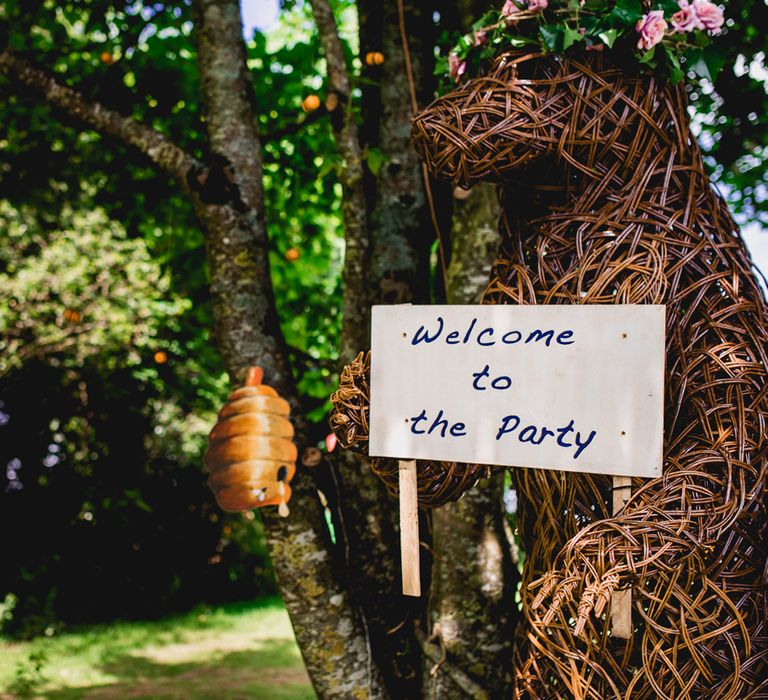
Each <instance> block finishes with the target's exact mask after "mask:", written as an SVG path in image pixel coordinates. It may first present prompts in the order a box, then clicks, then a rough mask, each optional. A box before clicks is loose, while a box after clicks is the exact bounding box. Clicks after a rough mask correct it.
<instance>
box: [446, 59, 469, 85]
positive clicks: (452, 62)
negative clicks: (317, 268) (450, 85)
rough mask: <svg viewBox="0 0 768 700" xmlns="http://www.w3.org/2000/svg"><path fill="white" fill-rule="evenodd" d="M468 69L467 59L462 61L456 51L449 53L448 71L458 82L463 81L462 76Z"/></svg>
mask: <svg viewBox="0 0 768 700" xmlns="http://www.w3.org/2000/svg"><path fill="white" fill-rule="evenodd" d="M466 70H467V63H466V61H462V60H461V59H460V58H459V57H458V56H457V55H456V54H455V53H451V54H449V55H448V71H449V73H450V75H451V78H453V79H454V80H455V81H456V82H457V83H459V82H461V76H462V75H464V71H466Z"/></svg>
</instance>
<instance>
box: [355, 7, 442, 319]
mask: <svg viewBox="0 0 768 700" xmlns="http://www.w3.org/2000/svg"><path fill="white" fill-rule="evenodd" d="M359 8H360V47H361V51H360V52H361V54H363V55H365V54H366V53H368V52H370V51H379V52H381V53H382V54H383V55H384V63H383V64H381V65H380V66H376V65H374V66H366V67H365V68H364V76H365V78H367V79H368V80H369V81H370V84H369V86H368V87H367V88H366V89H365V90H364V92H363V115H364V117H363V127H362V132H363V136H364V139H365V145H366V148H367V149H369V151H370V150H372V149H375V150H376V152H377V156H378V158H379V159H380V161H381V165H380V169H379V170H378V172H377V173H376V176H375V178H371V180H369V184H368V192H369V202H370V208H371V213H370V224H371V225H370V230H371V248H372V255H371V275H370V276H371V288H372V294H373V299H374V300H375V303H379V304H403V303H410V302H413V303H426V302H428V301H429V299H430V287H429V279H430V275H429V253H430V246H431V245H432V242H433V241H434V239H435V232H434V228H433V225H432V221H431V219H430V214H429V209H428V208H427V200H426V193H425V189H424V180H423V172H422V165H421V162H420V161H419V159H418V157H417V156H416V153H415V152H414V150H413V149H412V148H411V119H412V118H413V106H412V100H411V95H410V89H409V82H408V77H407V76H408V71H407V64H406V60H405V53H404V51H403V42H402V37H401V33H400V26H399V20H400V17H399V13H398V8H397V2H396V0H384V2H376V1H375V0H361V2H360V3H359ZM433 9H434V3H433V2H426V3H425V2H416V0H404V2H403V14H404V21H405V30H406V37H407V41H408V47H409V54H410V59H411V60H410V65H411V67H412V71H413V81H414V84H413V87H414V90H415V93H416V100H417V102H418V104H419V105H421V106H423V105H425V104H427V103H428V102H430V101H431V99H432V94H433V91H434V78H433V75H432V73H433V68H434V56H433V53H432V47H433V46H434V45H435V39H436V36H435V34H436V30H435V26H434V23H433V21H432V13H433ZM441 187H442V186H441Z"/></svg>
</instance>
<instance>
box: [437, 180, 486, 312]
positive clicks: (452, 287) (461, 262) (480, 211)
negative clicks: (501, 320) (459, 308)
mask: <svg viewBox="0 0 768 700" xmlns="http://www.w3.org/2000/svg"><path fill="white" fill-rule="evenodd" d="M456 194H457V195H458V196H456V197H455V199H454V204H453V226H452V229H451V264H450V265H449V266H448V294H447V295H448V303H449V304H479V303H480V297H481V296H482V294H483V290H485V287H486V285H487V284H488V279H489V278H490V275H491V265H493V262H494V260H496V251H497V250H498V247H499V225H498V219H499V202H498V199H497V198H496V188H495V187H494V186H493V185H491V184H490V183H482V184H479V185H477V186H476V187H473V188H472V189H471V190H468V191H467V190H458V191H457V192H456Z"/></svg>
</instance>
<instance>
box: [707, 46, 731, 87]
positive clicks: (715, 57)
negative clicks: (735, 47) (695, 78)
mask: <svg viewBox="0 0 768 700" xmlns="http://www.w3.org/2000/svg"><path fill="white" fill-rule="evenodd" d="M701 54H702V58H703V59H704V62H705V63H706V64H707V70H709V75H710V79H711V80H714V79H715V78H717V74H718V73H719V72H720V71H721V70H722V68H723V66H724V65H725V64H726V62H727V61H728V56H727V55H726V53H725V52H724V51H723V50H722V49H721V48H720V47H719V46H717V44H710V45H709V46H707V47H706V48H705V49H704V50H703V51H702V52H701Z"/></svg>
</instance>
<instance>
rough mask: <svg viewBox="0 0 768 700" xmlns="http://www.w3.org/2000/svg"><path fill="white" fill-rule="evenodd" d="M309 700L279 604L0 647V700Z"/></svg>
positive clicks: (95, 628) (90, 629) (273, 602)
mask: <svg viewBox="0 0 768 700" xmlns="http://www.w3.org/2000/svg"><path fill="white" fill-rule="evenodd" d="M38 667H39V668H38ZM314 697H315V696H314V693H313V692H312V687H311V686H310V684H309V679H308V678H307V675H306V672H305V670H304V666H303V664H302V661H301V656H300V654H299V650H298V647H297V646H296V642H295V640H294V638H293V632H292V630H291V625H290V622H289V621H288V615H287V613H286V612H285V609H284V608H283V605H282V603H281V602H280V601H279V600H269V601H265V602H261V603H256V604H249V605H231V606H226V607H221V608H212V609H211V608H206V609H200V610H196V611H194V612H192V613H189V614H187V615H182V616H178V617H172V618H166V619H164V620H159V621H157V622H117V623H114V624H109V625H98V626H93V627H85V628H82V629H73V630H71V631H68V632H64V633H61V634H59V635H56V636H54V637H50V638H39V639H36V640H33V641H30V642H19V643H14V642H9V641H4V640H0V698H2V699H3V700H7V699H10V698H45V699H46V700H74V699H75V698H88V699H89V700H100V699H103V700H107V699H109V700H116V699H117V698H121V699H122V698H153V699H157V700H176V699H181V698H184V699H185V700H186V699H191V700H196V699H198V698H199V699H202V698H206V700H207V699H209V698H233V699H234V698H238V699H247V698H255V699H257V700H262V699H263V700H309V699H311V698H314Z"/></svg>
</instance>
